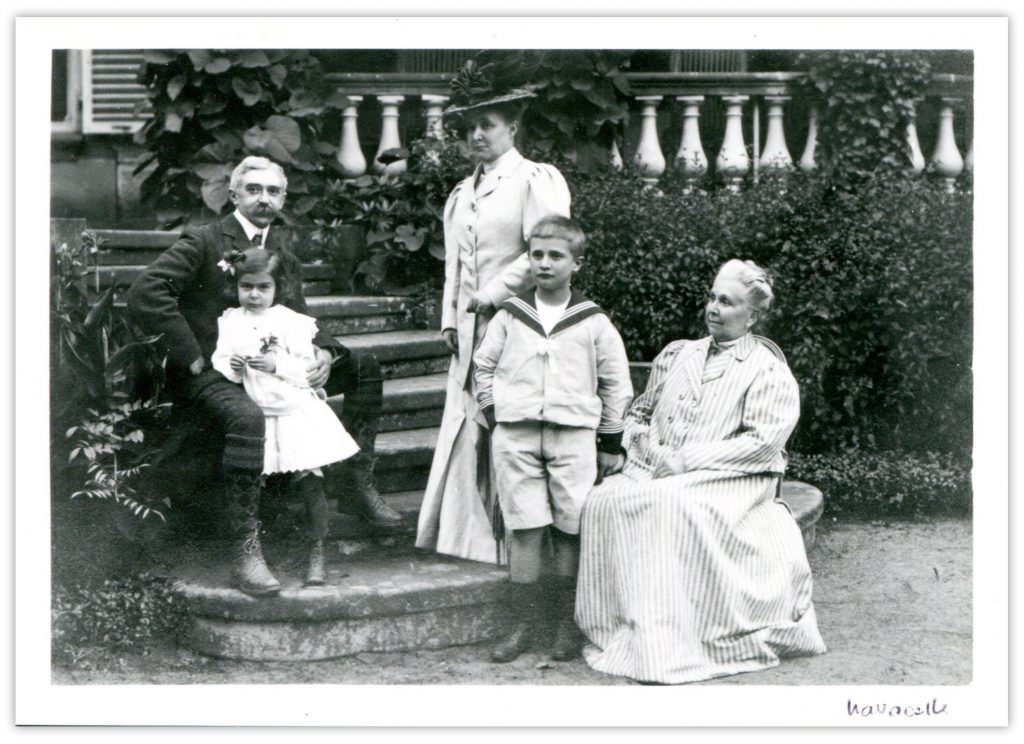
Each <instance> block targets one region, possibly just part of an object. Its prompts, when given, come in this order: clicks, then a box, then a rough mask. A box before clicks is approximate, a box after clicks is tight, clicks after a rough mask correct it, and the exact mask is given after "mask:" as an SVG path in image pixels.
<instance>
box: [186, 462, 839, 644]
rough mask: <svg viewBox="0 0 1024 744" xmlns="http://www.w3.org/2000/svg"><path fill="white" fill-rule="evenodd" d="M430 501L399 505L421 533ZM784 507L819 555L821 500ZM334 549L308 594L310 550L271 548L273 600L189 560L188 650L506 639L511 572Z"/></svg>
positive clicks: (198, 554) (411, 555)
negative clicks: (504, 601) (276, 584)
mask: <svg viewBox="0 0 1024 744" xmlns="http://www.w3.org/2000/svg"><path fill="white" fill-rule="evenodd" d="M421 497H422V494H421V492H412V493H406V494H401V495H396V496H391V497H389V500H390V501H391V503H392V504H393V505H394V506H395V507H396V508H398V509H399V511H401V512H402V513H403V516H404V517H405V521H406V522H407V523H412V524H414V523H415V511H416V510H418V506H419V500H420V498H421ZM783 499H784V501H786V503H787V504H788V505H789V507H790V509H791V511H792V512H793V514H794V517H795V519H796V520H797V523H798V524H799V525H800V527H801V530H802V532H803V534H804V540H805V543H806V544H807V545H808V548H810V546H811V545H812V544H813V540H814V522H815V521H816V520H817V518H818V517H819V516H820V514H821V493H820V492H819V491H817V489H815V488H813V487H812V486H808V485H807V484H803V483H797V482H794V481H787V482H786V483H785V486H784V489H783ZM334 526H335V525H334V524H332V534H333V533H334ZM330 542H331V549H329V550H328V572H327V574H328V575H327V584H325V585H324V586H321V587H303V586H302V584H301V577H302V574H303V571H304V568H305V555H304V547H303V546H302V544H301V541H298V542H296V541H291V542H288V541H282V540H277V539H275V538H274V537H273V536H270V537H268V538H266V539H265V540H264V551H265V554H266V556H267V560H268V562H269V564H270V566H271V568H272V570H273V571H274V573H275V575H276V576H277V577H278V579H279V580H280V581H281V583H282V585H283V590H282V591H281V593H280V595H278V596H276V597H271V598H264V599H254V598H252V597H249V596H247V595H245V594H243V593H242V592H239V591H237V590H235V589H232V588H230V582H229V576H228V570H229V569H228V566H227V565H226V564H225V562H224V560H223V558H222V556H223V550H224V548H223V546H211V545H210V544H208V543H207V544H205V545H201V546H185V547H184V548H183V549H181V550H179V551H178V552H177V553H176V556H175V560H176V565H175V566H173V567H172V573H173V575H174V576H175V577H176V585H175V586H176V590H177V592H178V593H179V595H180V596H181V597H182V599H183V600H184V602H185V604H186V606H187V608H188V610H189V613H190V615H191V616H192V619H193V623H192V624H191V627H190V629H189V630H188V632H187V635H186V637H185V643H186V644H187V645H188V646H189V647H190V648H192V649H193V650H195V651H198V652H200V653H204V654H207V655H210V656H217V657H222V658H230V659H242V660H249V661H313V660H318V659H329V658H334V657H338V656H348V655H352V654H358V653H363V652H367V651H400V650H413V649H430V648H442V647H445V646H454V645H464V644H470V643H481V642H484V641H489V640H492V639H494V638H496V637H498V636H500V635H501V634H502V633H504V632H506V630H507V622H508V621H507V618H506V617H505V614H504V613H503V612H502V608H501V605H500V597H501V594H502V591H503V588H504V586H505V584H506V582H507V574H506V570H505V569H504V568H501V567H496V566H492V565H489V564H483V563H476V562H472V561H460V560H456V559H450V558H446V557H443V556H437V555H433V554H430V553H427V552H424V551H417V550H415V549H414V548H412V537H411V535H409V534H398V535H393V536H390V537H380V536H372V535H364V536H362V537H359V536H354V537H348V538H342V539H337V538H334V539H332V540H331V541H330Z"/></svg>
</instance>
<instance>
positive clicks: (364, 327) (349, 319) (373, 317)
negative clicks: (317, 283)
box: [306, 295, 414, 336]
mask: <svg viewBox="0 0 1024 744" xmlns="http://www.w3.org/2000/svg"><path fill="white" fill-rule="evenodd" d="M306 304H307V305H308V307H309V311H310V313H311V314H312V315H313V317H315V318H316V319H317V323H318V325H319V326H320V328H321V329H323V330H324V331H326V332H327V333H330V334H332V335H334V336H343V335H350V334H360V333H383V332H387V331H405V330H411V329H412V328H413V322H414V321H413V301H412V300H411V299H409V298H408V297H392V296H380V297H341V296H338V295H325V296H319V297H308V298H307V300H306Z"/></svg>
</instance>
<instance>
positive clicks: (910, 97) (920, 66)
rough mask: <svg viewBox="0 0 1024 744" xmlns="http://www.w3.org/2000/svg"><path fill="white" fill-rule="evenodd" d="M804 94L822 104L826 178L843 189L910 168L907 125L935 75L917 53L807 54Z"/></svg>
mask: <svg viewBox="0 0 1024 744" xmlns="http://www.w3.org/2000/svg"><path fill="white" fill-rule="evenodd" d="M796 66H797V68H798V69H800V70H806V72H807V78H806V79H805V80H804V81H803V82H802V84H801V88H802V94H803V95H806V96H809V97H810V98H811V99H812V100H814V101H815V102H816V103H817V106H818V127H819V131H818V147H819V153H820V156H821V157H820V160H821V162H822V163H823V167H824V169H825V172H826V175H828V176H829V177H830V178H831V179H832V181H833V182H834V183H835V184H836V185H837V186H839V187H840V188H846V187H852V186H856V185H857V184H860V183H863V182H864V181H866V180H868V179H869V178H871V177H872V176H873V175H876V174H878V173H880V172H881V173H900V172H903V171H906V169H907V168H908V167H909V165H910V156H909V147H908V145H907V140H906V129H907V124H908V123H909V122H910V121H911V120H912V119H913V117H914V107H915V102H916V101H918V100H920V99H921V98H923V96H924V93H925V90H926V88H927V85H928V82H929V80H930V76H931V65H930V64H929V62H928V60H927V58H926V57H925V56H924V55H922V54H919V53H916V52H912V51H879V50H826V51H813V52H802V53H801V54H799V55H798V56H797V61H796Z"/></svg>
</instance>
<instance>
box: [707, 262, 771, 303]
mask: <svg viewBox="0 0 1024 744" xmlns="http://www.w3.org/2000/svg"><path fill="white" fill-rule="evenodd" d="M718 276H721V277H731V278H734V279H736V280H737V281H739V282H740V284H742V285H743V286H744V287H746V288H747V299H748V301H749V302H750V306H751V307H753V308H754V309H756V310H759V311H760V312H761V313H764V312H766V311H767V310H768V308H769V307H771V304H772V300H773V299H775V295H774V294H773V293H772V278H771V275H770V274H769V273H768V272H767V271H766V270H765V269H762V268H761V267H760V266H758V265H757V264H756V263H754V262H753V261H741V260H740V259H738V258H733V259H730V260H729V261H726V262H725V263H724V264H722V268H720V269H719V270H718Z"/></svg>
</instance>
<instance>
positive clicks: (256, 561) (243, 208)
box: [128, 156, 401, 596]
mask: <svg viewBox="0 0 1024 744" xmlns="http://www.w3.org/2000/svg"><path fill="white" fill-rule="evenodd" d="M287 188H288V181H287V178H286V177H285V174H284V171H283V170H282V168H281V166H279V165H278V164H277V163H274V162H273V161H271V160H268V159H267V158H262V157H255V156H250V157H247V158H245V159H244V160H243V161H242V162H241V163H239V165H238V166H237V167H236V168H235V170H234V172H233V173H232V174H231V181H230V187H229V193H230V197H231V202H232V203H233V204H234V205H235V211H234V212H233V213H232V214H229V215H227V216H226V217H224V218H222V219H220V220H218V221H216V222H212V223H210V224H207V225H202V226H198V227H187V228H185V230H184V231H183V232H182V234H181V237H180V238H179V239H178V240H177V241H176V242H175V243H174V245H172V246H171V247H170V248H168V249H167V250H166V251H164V252H163V253H162V254H161V255H160V257H159V258H157V259H156V260H155V261H154V262H153V263H152V264H150V266H148V267H147V268H146V269H145V270H144V271H143V272H142V274H141V275H140V276H139V277H138V279H136V281H135V282H134V283H133V284H132V286H131V289H130V290H129V292H128V310H129V312H130V314H131V317H132V319H133V320H134V321H135V322H136V323H137V324H138V326H139V327H140V328H141V329H142V330H143V331H145V332H146V333H148V334H161V343H162V344H163V348H164V350H165V352H166V354H167V389H168V391H169V392H170V393H171V395H172V398H173V399H174V400H175V402H176V403H177V404H179V405H182V404H184V405H188V406H192V407H194V409H196V410H197V411H198V412H199V413H200V415H201V416H202V417H203V418H204V419H205V420H210V421H212V422H215V423H216V425H217V428H218V429H219V430H220V433H221V434H223V442H224V443H223V452H222V457H221V472H222V475H223V481H224V492H225V495H226V501H227V512H228V524H229V530H230V534H231V540H232V546H233V547H232V553H233V568H232V579H233V582H234V584H235V585H236V586H237V588H239V589H241V590H242V591H244V592H246V593H248V594H252V595H254V596H265V595H270V594H276V593H277V592H278V591H280V588H281V585H280V583H279V582H278V580H277V579H276V578H275V577H274V575H273V574H271V573H270V570H269V569H268V568H267V566H266V563H265V562H264V560H263V553H262V550H261V548H260V543H259V523H258V521H257V517H258V510H259V494H260V474H261V471H262V469H263V445H264V417H263V413H262V411H261V410H260V408H259V406H257V405H256V404H255V403H254V402H253V401H252V399H251V398H249V396H248V395H247V394H246V392H245V390H243V389H242V387H241V386H240V385H237V384H235V383H233V382H230V381H229V380H227V379H226V378H225V377H224V376H223V375H222V374H220V373H219V372H217V371H216V370H214V369H213V367H212V366H211V364H210V357H211V355H212V354H213V351H214V349H215V348H216V345H217V318H218V317H220V315H221V313H222V312H224V310H225V308H227V307H228V305H229V301H230V298H229V296H228V295H227V294H226V292H225V287H226V285H227V281H226V279H227V277H228V273H227V272H230V271H231V270H232V268H233V264H232V259H233V258H234V257H235V256H237V255H238V254H240V253H241V252H242V251H245V250H247V249H249V248H253V247H255V248H261V249H265V250H268V251H274V252H276V253H278V254H279V255H280V257H281V259H282V262H283V263H284V264H286V269H287V271H285V274H286V275H288V276H293V277H296V279H295V282H296V283H297V284H298V285H299V286H297V287H293V288H291V291H289V292H287V293H286V294H288V295H290V297H291V298H293V299H290V300H289V301H288V302H287V303H286V305H287V306H288V307H289V308H290V309H292V310H294V311H296V312H298V313H302V314H303V315H308V314H309V310H308V309H307V307H306V302H305V300H304V299H303V296H302V286H301V276H302V271H301V265H300V264H299V261H298V259H297V258H296V257H295V256H294V255H293V254H292V253H291V252H289V251H288V250H287V249H286V248H285V246H284V240H283V238H282V235H281V233H280V232H279V231H278V230H277V229H276V228H272V227H271V226H272V223H273V222H274V220H275V219H276V218H277V216H278V214H279V213H280V211H281V209H282V207H283V206H284V201H285V195H286V192H287ZM313 343H314V346H315V349H316V362H315V363H314V364H313V365H312V366H310V368H309V369H308V370H307V374H308V379H309V384H310V387H312V388H314V389H315V388H320V387H325V388H326V390H327V392H328V394H331V395H334V394H337V393H342V392H343V393H345V411H344V415H343V417H342V423H343V424H344V426H345V428H346V429H347V430H348V431H349V432H350V433H351V434H352V436H353V437H355V439H356V441H357V442H358V444H359V447H360V452H359V454H358V455H356V456H355V457H352V458H351V459H349V460H347V461H346V463H345V465H344V467H345V468H346V469H347V471H348V472H347V473H346V474H345V475H346V476H347V490H348V491H349V492H351V493H350V494H349V495H351V496H352V497H354V499H355V500H357V501H358V513H359V514H360V515H361V516H362V517H363V518H364V519H366V520H367V521H370V522H371V523H373V524H375V525H377V526H383V527H394V526H397V524H398V523H399V521H400V518H401V517H400V515H399V514H398V513H397V512H396V511H395V510H394V509H392V508H391V507H390V506H388V505H387V504H386V503H384V501H383V500H382V499H381V498H380V495H379V494H378V493H377V490H376V488H375V487H374V485H373V479H372V472H371V468H372V463H373V442H374V438H375V437H376V433H377V422H378V418H379V414H380V402H381V379H380V370H379V365H377V363H376V360H375V359H374V358H372V356H369V355H368V356H366V357H357V356H356V355H354V354H352V353H351V352H350V351H349V350H348V349H346V348H345V347H344V346H342V345H341V344H339V343H338V342H337V341H336V340H335V339H334V338H332V337H331V336H330V335H329V334H327V333H325V332H324V331H322V330H321V331H318V333H317V335H316V337H315V338H314V340H313ZM343 500H344V499H340V501H343Z"/></svg>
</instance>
